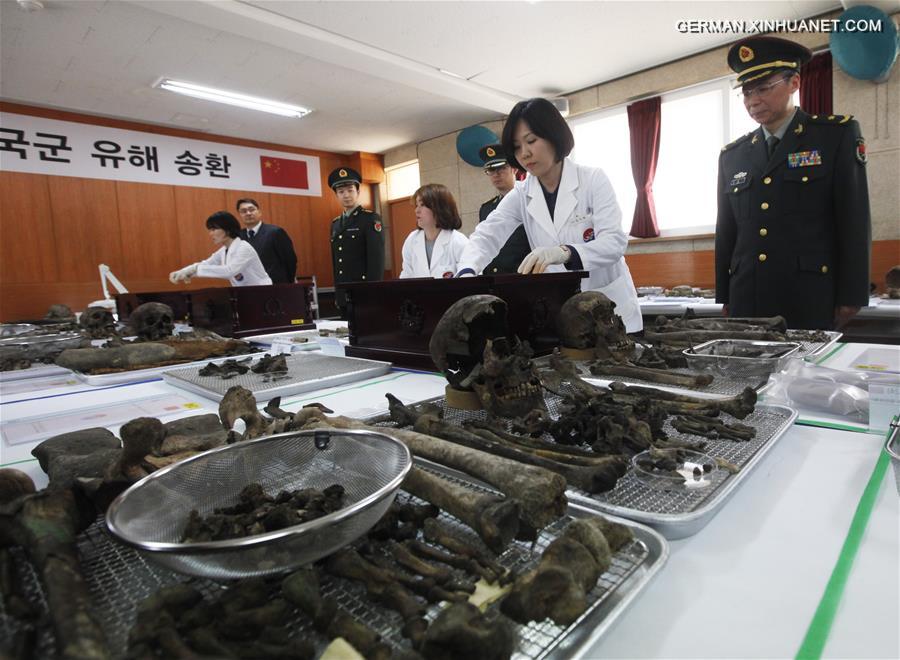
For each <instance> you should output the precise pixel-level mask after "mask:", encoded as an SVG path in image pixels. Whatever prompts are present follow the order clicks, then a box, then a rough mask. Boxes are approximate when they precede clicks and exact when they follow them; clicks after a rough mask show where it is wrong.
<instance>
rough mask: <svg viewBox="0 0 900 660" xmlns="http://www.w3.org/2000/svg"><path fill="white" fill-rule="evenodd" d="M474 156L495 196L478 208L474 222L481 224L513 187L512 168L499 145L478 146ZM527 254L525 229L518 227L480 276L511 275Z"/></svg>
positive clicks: (514, 181) (513, 174)
mask: <svg viewBox="0 0 900 660" xmlns="http://www.w3.org/2000/svg"><path fill="white" fill-rule="evenodd" d="M478 155H479V156H480V157H481V160H482V161H483V162H484V173H485V174H486V175H487V176H488V178H490V180H491V185H493V186H494V188H496V190H497V192H498V193H499V194H498V195H497V196H496V197H492V198H491V199H489V200H488V201H486V202H485V203H484V204H482V205H481V208H480V209H478V222H482V221H483V220H484V219H485V218H487V217H488V216H489V215H490V214H491V211H493V210H494V209H495V208H497V206H498V205H499V204H500V200H501V199H503V197H504V195H506V193H508V192H509V191H510V190H512V189H513V186H514V185H516V168H514V167H513V166H512V165H510V164H509V163H508V162H507V160H506V152H505V151H504V150H503V145H502V144H489V145H487V146H485V147H482V148H481V151H479V152H478ZM529 252H531V245H530V244H529V243H528V236H526V234H525V227H524V226H519V227H518V228H516V230H515V231H514V232H513V233H512V234H511V235H510V237H509V238H508V239H507V240H506V243H505V244H504V245H503V247H502V248H500V252H498V253H497V256H496V257H494V259H493V261H491V263H489V264H488V265H487V266H485V267H484V270H483V271H482V273H483V274H484V275H494V274H495V273H515V272H516V271H517V270H518V268H519V264H521V263H522V261H523V260H524V259H525V257H527V256H528V253H529Z"/></svg>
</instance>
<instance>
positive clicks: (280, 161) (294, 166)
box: [259, 156, 309, 190]
mask: <svg viewBox="0 0 900 660" xmlns="http://www.w3.org/2000/svg"><path fill="white" fill-rule="evenodd" d="M259 169H260V172H261V174H262V184H263V185H264V186H276V187H278V188H299V189H301V190H306V189H308V188H309V176H308V175H307V172H306V161H303V160H290V159H288V158H275V157H274V156H260V157H259Z"/></svg>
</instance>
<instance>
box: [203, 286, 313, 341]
mask: <svg viewBox="0 0 900 660" xmlns="http://www.w3.org/2000/svg"><path fill="white" fill-rule="evenodd" d="M191 293H192V295H191V322H192V325H193V326H194V327H196V328H206V329H207V330H212V331H213V332H216V333H218V334H220V335H222V336H223V337H248V336H250V335H259V334H265V333H271V332H289V331H291V330H306V329H309V328H315V327H316V323H315V319H314V318H313V281H312V278H308V279H303V278H301V279H299V280H298V281H297V282H296V283H294V284H270V285H268V286H238V287H226V288H220V289H202V290H200V291H193V292H191Z"/></svg>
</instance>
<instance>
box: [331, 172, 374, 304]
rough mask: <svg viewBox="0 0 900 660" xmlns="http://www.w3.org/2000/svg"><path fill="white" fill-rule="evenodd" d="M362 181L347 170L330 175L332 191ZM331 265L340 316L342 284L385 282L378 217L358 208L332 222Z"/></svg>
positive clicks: (345, 298) (344, 299)
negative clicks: (383, 280)
mask: <svg viewBox="0 0 900 660" xmlns="http://www.w3.org/2000/svg"><path fill="white" fill-rule="evenodd" d="M341 173H343V174H341ZM361 180H362V179H361V177H360V176H359V174H358V173H357V172H355V171H353V170H351V169H350V168H339V169H337V170H335V171H334V172H332V174H331V176H330V177H329V184H330V185H331V187H332V189H333V188H335V187H336V186H339V185H342V184H345V183H354V182H355V183H357V185H358V184H359V182H360V181H361ZM331 265H332V268H333V270H334V285H335V304H336V305H337V307H338V309H339V310H340V311H341V313H342V314H343V312H344V310H345V308H346V306H347V304H346V300H347V297H346V293H345V292H344V291H343V290H342V289H341V288H340V285H341V284H344V283H346V282H377V281H379V280H381V279H383V278H384V232H383V231H382V224H381V217H380V216H379V215H378V214H377V213H375V212H374V211H369V210H367V209H364V208H363V207H362V206H357V207H356V208H355V209H353V210H352V211H350V212H349V213H347V214H344V213H342V214H341V215H339V216H338V217H336V218H335V219H334V220H332V221H331Z"/></svg>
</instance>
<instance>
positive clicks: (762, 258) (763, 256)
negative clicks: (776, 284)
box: [759, 254, 767, 261]
mask: <svg viewBox="0 0 900 660" xmlns="http://www.w3.org/2000/svg"><path fill="white" fill-rule="evenodd" d="M766 259H767V257H766V255H765V254H761V255H759V260H760V261H765V260H766Z"/></svg>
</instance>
